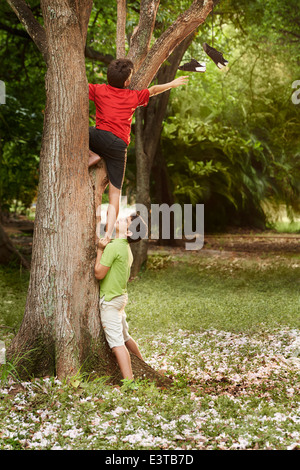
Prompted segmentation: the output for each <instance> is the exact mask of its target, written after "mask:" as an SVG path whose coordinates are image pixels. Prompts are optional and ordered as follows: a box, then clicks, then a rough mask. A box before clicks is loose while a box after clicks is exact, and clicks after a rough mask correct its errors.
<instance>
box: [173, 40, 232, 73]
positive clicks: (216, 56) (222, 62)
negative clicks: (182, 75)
mask: <svg viewBox="0 0 300 470" xmlns="http://www.w3.org/2000/svg"><path fill="white" fill-rule="evenodd" d="M203 50H204V52H205V53H206V54H207V55H208V57H210V58H211V59H212V60H213V61H214V63H215V64H216V66H217V67H218V68H219V69H222V68H223V67H226V65H228V60H226V59H224V57H223V54H222V53H221V52H219V51H217V49H215V48H214V47H211V46H209V45H208V44H207V43H206V42H205V43H204V44H203ZM178 70H185V71H186V72H205V71H206V64H204V63H199V62H198V61H197V60H196V59H192V60H191V61H190V62H188V63H186V64H183V65H181V66H180V67H178Z"/></svg>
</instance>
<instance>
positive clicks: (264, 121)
mask: <svg viewBox="0 0 300 470" xmlns="http://www.w3.org/2000/svg"><path fill="white" fill-rule="evenodd" d="M283 3H284V2H283ZM254 4H255V5H254ZM254 4H252V3H251V8H250V6H249V5H250V4H247V5H248V7H246V6H245V11H244V19H243V17H241V18H239V19H238V18H237V16H236V15H237V12H240V11H241V9H243V8H244V5H243V6H241V5H239V7H238V6H237V5H235V4H234V2H225V4H223V3H222V5H221V4H220V6H219V11H220V10H221V11H222V9H223V11H224V12H225V14H224V15H222V16H221V19H219V18H218V17H217V14H216V15H215V18H217V19H215V25H214V46H215V47H217V48H218V49H219V50H222V51H223V53H224V57H225V58H227V59H228V60H229V66H228V67H227V69H225V70H223V71H222V72H220V71H219V70H218V69H217V68H216V67H215V65H214V64H213V62H212V61H211V60H210V59H207V58H206V57H205V55H204V53H203V51H202V47H201V44H202V42H203V41H204V40H206V41H208V42H210V43H211V39H212V38H210V37H209V32H208V31H207V30H206V31H204V32H203V33H202V32H201V31H200V32H199V33H198V38H197V41H195V42H194V43H193V45H192V46H191V48H190V50H189V51H188V52H187V53H186V56H185V59H184V60H189V58H190V57H191V56H193V57H196V58H197V59H198V60H199V61H203V60H206V62H207V71H206V73H205V74H190V80H189V85H188V87H186V88H185V89H178V90H176V91H174V92H173V94H172V95H171V102H170V105H169V112H168V117H167V120H166V121H165V124H164V129H163V134H162V146H163V152H164V157H165V159H166V161H167V165H168V167H169V169H170V172H169V173H170V177H171V181H172V188H173V192H174V194H175V196H176V198H177V200H178V201H179V202H182V203H187V202H191V203H193V204H195V203H197V202H198V203H203V202H204V203H205V207H206V215H205V218H206V227H207V228H208V229H216V228H224V227H225V226H226V225H234V224H238V225H245V224H246V225H254V226H257V227H261V228H263V227H264V226H265V222H266V216H265V213H264V210H263V204H262V203H263V201H264V200H271V201H272V202H273V203H276V204H280V203H285V204H286V205H287V206H288V208H289V210H290V212H291V213H292V212H293V211H294V212H295V213H299V212H300V185H299V181H300V178H299V176H300V164H299V154H300V139H299V131H298V123H299V107H297V106H295V105H294V104H293V103H292V101H291V95H292V92H293V89H292V83H293V80H295V79H296V77H297V73H298V72H299V73H300V69H299V66H298V67H296V68H293V67H294V66H295V64H294V63H293V65H292V64H291V63H290V62H289V58H287V57H286V56H285V55H284V54H282V51H280V49H279V46H278V42H279V40H280V38H281V35H280V31H279V29H278V28H279V26H278V25H277V24H276V25H275V26H276V27H274V29H272V28H271V25H270V24H269V22H270V11H269V10H268V9H265V8H263V9H262V5H261V3H260V2H259V1H256V2H254ZM235 7H236V8H237V10H236V12H234V9H233V8H235ZM273 7H274V8H275V5H274V4H273V2H272V8H273ZM229 8H231V10H228V9H229ZM254 8H256V9H257V12H256V13H257V14H258V13H259V14H260V15H263V18H262V20H263V31H264V32H265V31H266V30H267V28H271V30H272V34H271V36H270V38H269V39H268V40H267V41H266V40H264V41H263V42H262V31H261V30H260V26H258V25H257V24H256V21H257V14H256V16H255V19H252V20H251V18H252V17H251V18H250V16H249V15H250V11H251V12H252V13H253V9H254ZM265 10H267V11H265ZM242 19H243V28H242V26H240V28H239V29H238V30H237V29H236V27H234V26H233V25H236V26H237V21H239V22H240V21H242ZM294 19H295V17H291V18H290V21H291V23H293V21H294ZM285 20H286V21H288V18H285ZM244 29H245V30H244ZM241 30H242V32H243V35H242V37H241ZM275 36H276V38H277V41H276V40H275ZM297 71H298V72H297Z"/></svg>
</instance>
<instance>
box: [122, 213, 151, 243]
mask: <svg viewBox="0 0 300 470" xmlns="http://www.w3.org/2000/svg"><path fill="white" fill-rule="evenodd" d="M129 219H130V223H129V225H128V230H127V240H128V242H129V243H135V242H139V241H140V240H142V239H143V238H146V237H147V235H148V227H147V225H146V222H145V221H144V220H143V219H142V217H141V216H140V215H138V214H131V215H130V216H129Z"/></svg>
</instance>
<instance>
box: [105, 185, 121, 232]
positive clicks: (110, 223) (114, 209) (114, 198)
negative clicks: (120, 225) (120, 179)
mask: <svg viewBox="0 0 300 470" xmlns="http://www.w3.org/2000/svg"><path fill="white" fill-rule="evenodd" d="M120 196H121V190H120V189H118V188H116V187H115V186H113V185H112V184H111V183H109V189H108V198H109V205H108V210H107V222H106V234H105V237H104V238H105V239H107V240H108V241H109V240H110V238H111V235H112V233H113V230H114V226H115V223H116V220H117V218H118V215H119V207H120Z"/></svg>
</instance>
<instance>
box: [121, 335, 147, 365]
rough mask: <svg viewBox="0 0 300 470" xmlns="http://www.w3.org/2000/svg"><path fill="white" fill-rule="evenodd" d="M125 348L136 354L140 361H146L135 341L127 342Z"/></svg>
mask: <svg viewBox="0 0 300 470" xmlns="http://www.w3.org/2000/svg"><path fill="white" fill-rule="evenodd" d="M125 346H126V348H127V349H128V350H129V351H130V352H132V353H133V354H135V355H136V356H137V357H139V358H140V359H142V361H143V360H144V359H143V357H142V355H141V352H140V350H139V348H138V345H137V344H136V342H135V341H134V339H132V338H130V339H129V340H128V341H126V343H125Z"/></svg>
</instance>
